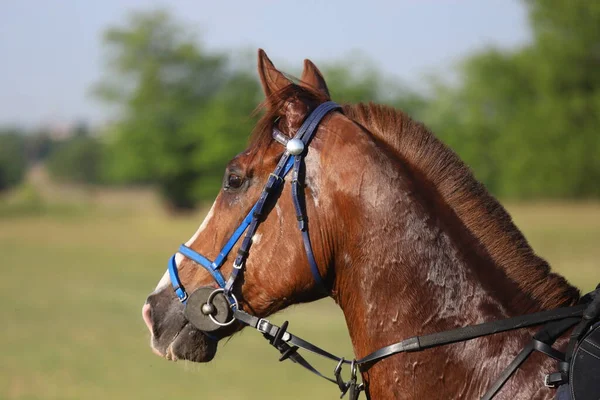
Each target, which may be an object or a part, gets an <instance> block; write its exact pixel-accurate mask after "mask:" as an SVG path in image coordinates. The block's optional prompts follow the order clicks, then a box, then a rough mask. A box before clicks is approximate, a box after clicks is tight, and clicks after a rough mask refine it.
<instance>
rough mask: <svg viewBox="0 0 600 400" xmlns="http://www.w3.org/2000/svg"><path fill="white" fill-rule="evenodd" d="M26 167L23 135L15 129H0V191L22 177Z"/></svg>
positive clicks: (13, 184) (16, 182)
mask: <svg viewBox="0 0 600 400" xmlns="http://www.w3.org/2000/svg"><path fill="white" fill-rule="evenodd" d="M26 167H27V160H26V157H25V137H24V136H23V135H21V134H19V132H18V131H17V130H15V129H3V130H1V131H0V192H2V191H3V190H6V189H8V188H10V187H12V186H15V185H16V184H18V183H19V182H21V180H22V179H23V177H24V175H25V170H26Z"/></svg>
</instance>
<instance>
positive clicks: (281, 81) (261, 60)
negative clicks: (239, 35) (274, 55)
mask: <svg viewBox="0 0 600 400" xmlns="http://www.w3.org/2000/svg"><path fill="white" fill-rule="evenodd" d="M258 75H259V76H260V82H261V83H262V88H263V91H264V92H265V96H266V97H267V98H269V96H270V95H271V94H272V93H275V92H278V91H280V90H281V89H283V88H284V87H286V86H288V85H290V84H292V81H290V80H289V79H288V78H286V77H285V75H283V74H282V73H281V72H280V71H279V70H278V69H277V68H275V66H274V65H273V63H272V62H271V60H269V57H267V53H265V51H264V50H263V49H258Z"/></svg>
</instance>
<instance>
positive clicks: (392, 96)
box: [323, 53, 427, 118]
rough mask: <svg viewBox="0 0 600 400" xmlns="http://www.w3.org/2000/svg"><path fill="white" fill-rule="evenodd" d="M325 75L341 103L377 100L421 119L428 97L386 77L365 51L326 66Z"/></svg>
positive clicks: (334, 96) (333, 95)
mask: <svg viewBox="0 0 600 400" xmlns="http://www.w3.org/2000/svg"><path fill="white" fill-rule="evenodd" d="M323 74H324V76H325V79H326V80H327V86H328V87H329V90H330V92H331V96H332V98H333V99H334V100H335V101H337V102H339V103H361V102H362V103H366V102H376V103H384V104H388V105H391V106H394V107H396V108H398V109H401V110H402V111H404V112H406V113H407V114H409V115H410V116H412V117H413V118H420V117H421V116H422V115H423V113H424V110H425V108H426V107H427V100H426V98H425V97H424V96H422V95H420V94H418V93H417V92H415V91H413V90H410V89H409V88H407V87H405V86H403V85H401V84H399V83H398V82H397V80H395V79H391V78H388V77H385V75H384V74H383V72H382V71H380V70H379V69H378V68H377V67H376V66H375V65H373V64H372V63H371V62H370V61H368V58H367V57H366V56H365V55H364V54H361V53H353V54H350V55H349V56H348V57H347V58H346V59H343V60H340V61H338V62H335V63H332V64H329V65H327V64H326V65H325V66H324V68H323Z"/></svg>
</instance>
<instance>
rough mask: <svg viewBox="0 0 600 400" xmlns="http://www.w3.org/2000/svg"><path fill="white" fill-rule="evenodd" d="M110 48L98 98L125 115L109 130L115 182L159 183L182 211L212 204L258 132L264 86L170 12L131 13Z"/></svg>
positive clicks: (110, 35)
mask: <svg viewBox="0 0 600 400" xmlns="http://www.w3.org/2000/svg"><path fill="white" fill-rule="evenodd" d="M104 43H105V46H106V49H107V54H108V57H109V59H108V64H107V71H108V74H107V77H106V79H105V80H104V81H103V82H101V83H100V84H99V85H98V86H97V88H96V94H97V95H98V96H99V97H100V98H101V99H102V100H104V101H106V102H107V103H109V104H113V105H116V106H117V108H118V110H119V111H120V115H119V118H118V122H117V123H116V124H114V126H112V127H111V128H110V130H109V138H108V140H109V145H110V154H109V164H108V165H109V170H108V175H109V177H111V179H113V180H114V181H117V182H129V181H142V182H153V183H156V184H157V185H158V186H159V188H160V191H161V193H162V194H163V196H164V197H165V199H166V200H167V202H168V203H169V205H170V206H172V207H174V208H177V209H186V208H192V207H194V206H195V205H196V204H197V203H198V201H200V200H205V199H209V198H213V197H214V196H215V193H216V191H217V190H218V186H219V183H220V182H221V177H222V174H223V167H224V166H225V163H226V161H227V160H228V159H229V158H231V157H232V156H233V155H234V154H235V153H236V152H237V151H239V150H240V149H241V148H243V144H244V143H245V142H246V139H247V137H248V134H249V133H250V130H251V129H252V126H253V124H252V121H251V120H250V119H249V118H248V116H249V115H250V114H251V111H252V110H253V108H254V107H255V105H256V104H257V102H258V93H259V90H258V84H257V82H256V81H255V80H254V79H251V78H249V77H247V76H245V75H243V74H240V73H239V72H238V71H236V70H235V69H234V68H232V67H231V66H230V63H229V62H228V60H227V58H226V57H225V56H223V55H221V54H217V53H209V52H208V51H206V50H205V49H204V48H202V47H201V46H199V45H198V44H197V42H196V41H195V38H194V35H192V34H191V31H190V30H188V29H186V28H185V27H183V25H182V24H180V23H179V22H177V21H175V20H174V19H173V18H172V17H171V16H170V15H169V14H168V13H166V12H164V11H152V12H140V13H134V14H132V15H131V16H130V18H129V21H128V23H127V25H126V26H121V27H112V28H110V29H108V30H107V31H106V33H105V35H104Z"/></svg>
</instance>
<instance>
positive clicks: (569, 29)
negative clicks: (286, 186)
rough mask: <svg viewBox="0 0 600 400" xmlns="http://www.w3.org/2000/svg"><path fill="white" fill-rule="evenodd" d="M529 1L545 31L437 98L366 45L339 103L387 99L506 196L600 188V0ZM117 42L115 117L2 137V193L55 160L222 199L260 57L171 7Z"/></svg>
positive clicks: (335, 69)
mask: <svg viewBox="0 0 600 400" xmlns="http://www.w3.org/2000/svg"><path fill="white" fill-rule="evenodd" d="M523 2H524V4H525V6H526V7H527V8H528V11H529V15H530V25H531V31H532V39H531V41H530V42H529V43H528V44H526V45H525V46H523V47H521V48H519V49H516V50H510V51H507V50H500V49H495V48H488V49H485V50H483V51H480V52H478V53H475V54H472V55H471V56H469V57H467V58H466V59H464V60H463V61H462V63H461V64H460V65H459V67H458V79H457V81H456V82H454V83H445V82H443V81H439V80H436V79H435V77H432V78H431V79H430V81H429V83H430V90H428V91H426V93H427V94H426V95H423V94H420V93H419V92H416V91H414V90H411V89H410V88H407V87H405V86H403V85H402V84H401V83H400V82H398V80H397V79H393V78H391V77H388V76H385V75H384V74H382V73H381V71H380V70H379V69H378V68H377V67H376V66H375V65H373V64H372V63H371V62H370V61H369V60H368V58H367V57H366V56H365V55H364V54H361V53H354V54H350V55H349V56H348V57H347V58H346V59H342V60H338V61H337V62H333V63H329V64H327V63H326V64H324V65H320V66H321V69H322V71H323V73H324V75H325V78H326V80H327V82H328V85H329V88H330V91H331V93H332V97H333V99H334V100H336V101H338V102H341V103H356V102H369V101H372V102H377V103H386V104H390V105H393V106H394V107H396V108H399V109H402V110H403V111H405V112H407V113H408V114H409V115H411V116H412V117H413V118H416V119H418V120H421V121H423V122H425V124H426V125H427V126H428V127H430V128H431V129H432V131H434V132H435V133H436V135H438V137H440V138H441V139H442V140H443V141H445V142H446V143H447V144H448V145H449V146H450V147H452V148H453V149H454V150H455V151H457V152H458V153H459V155H460V156H461V157H462V158H463V160H465V161H466V162H467V163H468V164H469V165H470V166H471V167H472V169H473V170H474V172H475V174H476V176H477V177H478V178H479V179H480V180H482V181H483V182H484V183H485V184H486V185H487V187H488V188H489V189H490V190H491V191H492V192H493V193H494V194H495V195H498V196H501V197H504V198H513V199H532V198H598V197H600V185H599V184H598V182H599V181H600V134H599V127H600V74H598V71H600V2H589V1H586V0H569V1H567V0H547V1H541V0H523ZM104 45H105V50H106V71H105V76H104V78H103V79H102V80H101V82H100V83H99V84H97V85H96V86H95V88H94V91H95V94H96V95H97V97H98V98H99V99H101V100H102V101H103V102H104V103H105V104H107V105H109V106H110V107H112V109H113V110H114V111H115V114H114V119H113V123H111V124H110V125H108V126H107V127H105V128H104V129H103V130H102V131H101V132H100V133H101V134H100V135H90V134H89V133H88V132H87V131H86V129H85V125H83V124H80V125H78V128H77V129H75V134H74V136H73V137H70V138H67V139H61V140H55V139H51V135H49V134H48V133H46V132H43V131H42V132H35V133H33V134H32V133H30V134H28V135H26V137H25V139H23V138H19V137H18V136H16V135H15V134H14V133H11V134H4V135H0V190H2V189H5V188H6V187H9V186H11V185H14V184H16V183H17V182H18V181H19V180H20V179H21V178H22V176H23V173H24V168H25V164H26V163H27V162H29V163H30V164H33V163H35V162H39V161H45V160H46V161H47V163H48V167H49V171H50V173H51V175H52V176H53V177H54V178H55V179H58V180H61V181H68V182H86V183H109V184H131V183H142V184H152V185H154V186H156V187H157V188H158V190H160V192H161V194H162V195H163V198H164V199H165V200H166V201H167V203H168V204H169V205H170V206H171V207H172V208H176V209H190V208H193V207H195V206H196V205H197V204H199V203H201V202H202V201H205V200H210V199H212V198H214V196H215V194H216V193H217V191H218V189H219V186H220V183H221V179H222V174H223V170H224V167H225V164H226V163H227V161H228V160H229V159H230V158H231V157H233V156H234V155H235V154H236V153H238V152H240V151H242V150H243V149H244V148H245V145H246V142H247V138H248V135H249V133H250V131H251V130H252V127H253V126H254V123H255V119H254V118H253V117H252V114H253V110H254V109H255V107H256V106H257V105H258V104H259V103H260V101H261V100H262V93H261V90H260V87H259V84H258V79H257V77H256V73H255V67H254V62H253V61H252V63H249V62H247V61H248V60H247V59H246V58H244V54H243V53H239V54H238V55H237V56H236V57H234V56H231V55H226V54H225V53H220V52H218V51H214V50H209V49H207V48H205V47H204V46H203V45H202V44H201V43H200V42H199V41H198V40H197V37H196V35H195V31H194V30H193V29H191V28H190V27H188V26H185V25H184V24H182V23H181V22H180V21H178V20H177V19H175V18H174V17H173V16H171V15H170V14H169V13H167V12H165V11H149V12H136V13H132V14H130V16H129V19H128V20H127V21H126V22H125V23H124V24H122V25H119V26H113V27H109V28H108V29H107V30H106V32H105V35H104ZM228 54H230V53H228ZM23 151H24V152H25V157H22V156H21V155H22V154H23Z"/></svg>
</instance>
